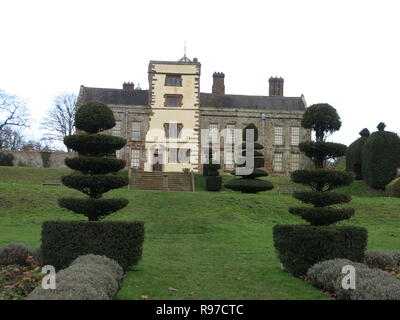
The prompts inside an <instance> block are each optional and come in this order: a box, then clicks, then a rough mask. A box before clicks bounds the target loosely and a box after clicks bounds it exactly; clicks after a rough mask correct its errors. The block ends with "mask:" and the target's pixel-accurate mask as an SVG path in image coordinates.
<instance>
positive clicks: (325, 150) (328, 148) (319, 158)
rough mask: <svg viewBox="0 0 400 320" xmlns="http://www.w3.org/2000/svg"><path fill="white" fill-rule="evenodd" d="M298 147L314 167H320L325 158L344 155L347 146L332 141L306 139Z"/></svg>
mask: <svg viewBox="0 0 400 320" xmlns="http://www.w3.org/2000/svg"><path fill="white" fill-rule="evenodd" d="M299 149H300V151H301V152H303V153H304V154H305V156H306V157H308V158H310V159H311V160H312V161H313V162H314V165H315V167H317V168H322V167H323V165H324V161H326V160H327V159H331V158H339V157H342V156H344V155H345V153H346V149H347V146H346V145H344V144H341V143H334V142H325V141H316V142H315V141H306V142H301V143H300V144H299Z"/></svg>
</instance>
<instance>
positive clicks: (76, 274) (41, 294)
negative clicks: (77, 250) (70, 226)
mask: <svg viewBox="0 0 400 320" xmlns="http://www.w3.org/2000/svg"><path fill="white" fill-rule="evenodd" d="M121 280H122V269H121V267H120V266H119V265H118V264H117V263H116V262H115V261H114V260H111V259H109V258H107V257H104V256H96V255H92V254H91V255H85V256H80V257H79V258H77V259H76V260H74V261H73V263H72V264H71V265H70V266H69V267H68V268H66V269H64V270H61V271H60V272H58V273H57V274H56V289H55V290H54V289H52V290H45V289H43V288H42V287H41V286H39V287H37V288H35V290H34V291H32V292H31V293H30V294H29V295H28V297H27V299H28V300H111V299H114V298H115V297H116V295H117V293H118V290H119V288H120V284H121Z"/></svg>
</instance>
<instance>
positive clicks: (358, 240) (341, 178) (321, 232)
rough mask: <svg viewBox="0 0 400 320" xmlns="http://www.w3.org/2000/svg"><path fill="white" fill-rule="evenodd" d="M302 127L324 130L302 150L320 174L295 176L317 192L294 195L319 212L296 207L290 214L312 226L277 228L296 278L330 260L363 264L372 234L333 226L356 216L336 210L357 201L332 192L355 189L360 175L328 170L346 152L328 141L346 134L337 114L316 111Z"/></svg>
mask: <svg viewBox="0 0 400 320" xmlns="http://www.w3.org/2000/svg"><path fill="white" fill-rule="evenodd" d="M310 108H311V107H310ZM332 109H333V110H332ZM324 112H326V115H324ZM302 124H303V125H304V126H307V128H313V129H314V130H316V131H317V130H318V132H316V137H317V141H315V142H306V143H303V144H301V146H300V150H302V151H303V152H304V153H305V155H306V156H307V157H309V158H310V159H311V160H312V161H313V162H314V164H315V167H316V169H314V170H297V171H294V172H293V173H292V174H291V179H292V181H293V182H295V183H301V184H303V185H306V186H308V187H310V188H311V191H303V192H294V193H293V197H294V198H296V199H298V200H300V201H302V202H304V203H306V204H312V205H313V206H314V207H309V206H307V207H292V208H289V212H290V213H291V214H293V215H296V216H299V217H300V218H302V219H304V220H306V221H307V222H309V223H310V224H311V225H308V226H307V225H276V226H274V234H273V236H274V245H275V248H276V250H277V252H278V256H279V258H280V259H281V262H282V263H283V265H284V268H285V269H286V270H288V271H290V272H292V273H293V274H295V275H302V274H305V272H306V271H307V269H308V268H309V267H310V266H311V265H313V264H315V263H317V262H320V261H323V260H327V259H333V258H347V259H351V260H353V261H360V262H361V261H362V260H363V259H364V251H365V248H366V244H367V231H366V230H365V229H364V228H359V227H348V226H342V227H334V226H330V225H332V224H334V223H336V222H339V221H342V220H348V219H350V218H351V217H352V216H353V215H354V209H353V208H345V207H344V208H343V207H342V208H336V207H330V206H332V205H336V204H344V203H348V202H350V200H351V196H349V195H345V194H338V193H333V192H331V191H332V190H334V189H336V188H338V187H340V186H347V185H350V184H352V183H353V180H354V174H353V173H352V172H346V171H343V170H336V169H325V168H323V165H324V163H325V161H326V160H328V159H330V158H334V157H338V156H340V155H342V154H344V153H345V150H346V146H344V145H342V144H337V143H331V142H325V141H324V139H325V136H326V134H327V133H329V132H333V131H336V130H338V129H339V128H340V125H341V122H340V119H339V116H338V115H337V112H336V110H335V109H334V108H332V107H331V106H329V105H325V104H323V105H320V104H319V105H315V106H313V109H312V110H311V111H310V112H308V113H307V111H306V113H305V114H304V117H303V121H302Z"/></svg>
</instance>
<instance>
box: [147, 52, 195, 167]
mask: <svg viewBox="0 0 400 320" xmlns="http://www.w3.org/2000/svg"><path fill="white" fill-rule="evenodd" d="M200 69H201V65H200V63H199V62H198V61H197V59H196V58H194V59H193V61H191V60H190V59H188V58H187V57H186V55H185V56H184V57H183V58H182V59H180V60H179V61H150V63H149V69H148V73H149V105H150V108H151V116H150V122H149V131H148V133H147V135H146V141H145V148H146V150H147V161H146V163H145V166H144V170H145V171H166V172H171V171H175V172H177V171H178V172H182V169H185V168H186V169H190V170H192V171H194V172H197V171H198V169H199V144H200V143H199V106H200Z"/></svg>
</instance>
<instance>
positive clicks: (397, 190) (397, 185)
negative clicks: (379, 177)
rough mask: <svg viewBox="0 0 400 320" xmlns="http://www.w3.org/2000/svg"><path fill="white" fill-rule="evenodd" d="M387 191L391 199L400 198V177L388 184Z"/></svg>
mask: <svg viewBox="0 0 400 320" xmlns="http://www.w3.org/2000/svg"><path fill="white" fill-rule="evenodd" d="M385 191H386V194H387V195H388V196H389V197H395V198H400V177H398V178H396V179H393V180H392V181H391V182H390V183H388V184H387V185H386V187H385Z"/></svg>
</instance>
